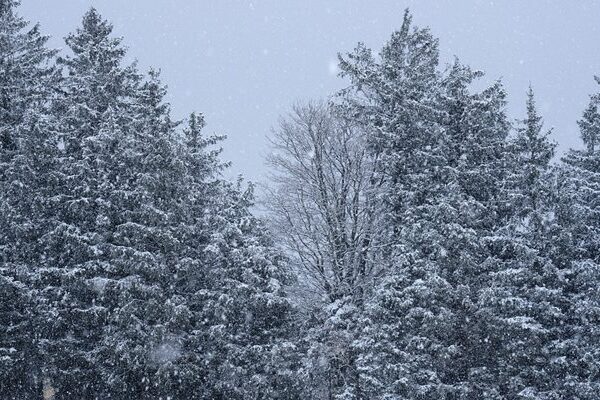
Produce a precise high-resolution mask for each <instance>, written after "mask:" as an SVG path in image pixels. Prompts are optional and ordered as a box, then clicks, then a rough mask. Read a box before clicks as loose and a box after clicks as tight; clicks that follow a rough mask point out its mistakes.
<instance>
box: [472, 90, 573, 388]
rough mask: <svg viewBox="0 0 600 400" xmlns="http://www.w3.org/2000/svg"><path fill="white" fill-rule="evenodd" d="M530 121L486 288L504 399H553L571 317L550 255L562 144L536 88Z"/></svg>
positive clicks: (520, 139) (508, 184) (513, 161)
mask: <svg viewBox="0 0 600 400" xmlns="http://www.w3.org/2000/svg"><path fill="white" fill-rule="evenodd" d="M526 105H527V117H526V118H525V119H524V120H522V121H520V124H519V126H518V128H517V131H516V135H515V136H514V137H513V138H511V140H510V142H509V145H508V150H509V162H510V165H509V168H508V174H507V177H506V180H505V181H504V185H503V188H502V189H503V191H504V193H503V194H502V196H501V200H502V203H504V205H503V207H502V209H503V210H504V211H505V212H503V213H502V217H503V218H502V219H501V220H500V222H499V223H498V226H497V228H496V230H495V235H494V236H493V238H492V240H490V244H491V248H492V256H493V257H494V259H495V263H497V265H498V268H496V269H495V270H494V271H492V273H491V276H490V278H491V282H490V288H489V289H487V290H484V291H483V294H482V296H481V298H480V306H481V307H482V308H483V310H484V311H483V312H482V313H481V318H482V320H483V321H485V324H486V325H487V331H488V333H489V337H488V338H487V340H488V341H490V342H492V343H493V344H494V351H495V353H494V359H495V361H494V369H495V371H494V378H495V380H496V382H497V384H498V387H499V391H500V393H501V394H502V396H505V397H507V398H516V397H518V396H525V397H527V396H529V397H531V396H541V397H534V398H552V397H544V396H551V393H552V388H553V385H554V383H553V381H554V377H553V375H552V373H551V372H550V370H549V368H548V366H549V365H550V364H551V359H552V356H551V354H552V350H551V347H552V346H553V343H555V341H556V340H559V330H560V323H561V321H563V318H564V314H563V311H564V310H562V309H561V304H562V303H563V302H564V299H563V298H562V295H561V294H560V288H561V284H562V283H561V276H560V271H559V269H558V268H556V266H555V265H554V264H553V262H552V260H551V258H550V254H549V253H550V246H551V241H550V240H549V239H550V234H549V228H550V224H551V222H550V221H551V219H552V214H553V201H552V200H553V190H554V187H553V186H552V181H553V179H552V178H553V176H552V171H551V166H550V162H551V160H552V157H553V155H554V148H555V144H554V143H552V142H551V141H550V139H549V135H550V131H546V132H544V131H543V124H542V118H541V117H540V116H539V115H538V113H537V109H536V107H535V100H534V95H533V90H532V89H531V88H529V91H528V93H527V104H526Z"/></svg>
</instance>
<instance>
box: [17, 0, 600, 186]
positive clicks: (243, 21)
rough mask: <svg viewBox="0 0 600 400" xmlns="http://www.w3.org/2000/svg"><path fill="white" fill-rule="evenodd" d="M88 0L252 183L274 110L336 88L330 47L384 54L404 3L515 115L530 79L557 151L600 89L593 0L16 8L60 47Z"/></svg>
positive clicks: (43, 1)
mask: <svg viewBox="0 0 600 400" xmlns="http://www.w3.org/2000/svg"><path fill="white" fill-rule="evenodd" d="M90 6H94V7H96V8H97V9H98V10H99V11H100V13H101V14H102V15H103V16H104V17H105V18H107V19H109V20H110V21H111V22H112V23H113V24H114V27H115V33H116V34H117V35H120V36H124V37H125V44H126V45H127V46H128V47H129V51H130V56H131V57H132V58H136V59H138V61H139V64H140V66H141V67H142V68H144V69H147V68H148V67H150V66H153V67H157V68H160V69H161V70H162V77H163V80H164V82H165V83H166V84H167V85H168V86H169V101H170V102H171V105H172V108H173V111H174V114H175V116H176V117H178V118H181V117H184V116H185V115H186V114H188V113H189V112H191V111H199V112H202V113H204V114H205V116H206V119H207V122H208V127H207V130H208V131H209V132H217V133H223V134H226V135H228V137H229V139H228V140H227V142H226V143H225V149H226V153H225V156H226V157H227V158H228V159H230V160H232V161H233V163H234V167H233V171H234V172H235V173H243V174H244V175H245V176H246V177H248V178H250V179H252V180H256V181H260V180H261V179H262V177H263V175H264V172H265V166H264V163H263V156H264V154H265V153H266V152H267V151H268V146H267V141H266V136H267V135H268V134H269V131H270V128H271V127H272V126H274V125H276V123H277V119H278V116H279V115H280V114H282V113H285V112H286V111H287V110H288V109H289V106H290V105H291V104H292V103H293V102H294V101H296V100H307V99H310V98H324V97H327V96H329V95H330V94H331V93H333V92H334V91H335V90H336V89H339V88H341V87H342V86H343V85H344V82H343V81H342V80H341V79H340V78H338V77H337V76H336V65H335V62H336V54H337V53H338V52H346V51H350V50H351V49H352V48H353V47H354V46H355V44H356V43H357V42H358V41H362V42H365V43H366V44H367V45H368V46H369V47H371V48H372V49H374V50H378V49H380V48H381V46H382V45H383V44H384V42H385V41H386V40H387V39H388V37H389V35H390V33H391V32H392V31H393V30H395V29H398V28H399V27H400V24H401V22H402V14H403V10H404V8H406V7H409V8H410V9H411V11H412V13H413V15H414V19H413V21H414V22H415V23H416V24H417V25H419V26H429V27H430V28H431V30H432V31H433V33H434V34H435V35H436V36H438V37H439V38H440V47H441V54H442V62H443V63H446V62H451V61H452V59H453V57H454V56H455V55H456V56H458V57H459V58H460V59H461V61H463V62H464V63H467V64H470V65H471V66H472V67H474V68H477V69H482V70H484V71H485V72H486V78H485V79H487V80H488V81H491V80H495V79H498V78H502V80H503V82H504V84H505V86H506V88H507V91H508V93H509V102H510V103H509V113H510V115H511V117H513V118H516V117H521V115H522V114H523V112H524V111H523V108H524V104H523V103H524V101H525V91H526V89H527V86H528V84H529V82H530V81H531V83H532V84H533V86H534V89H535V91H536V94H537V98H538V105H539V107H540V109H541V111H542V113H543V115H544V117H545V121H546V124H547V126H553V127H554V128H555V131H554V138H555V139H556V140H557V141H558V142H559V144H560V150H561V151H564V150H565V149H566V148H568V147H569V146H575V147H578V146H580V144H579V138H578V131H577V124H576V120H577V119H578V118H579V116H580V114H581V112H582V110H583V108H584V107H585V105H586V103H587V100H588V95H589V94H590V93H592V92H593V91H597V90H598V89H600V88H599V87H597V85H596V84H595V82H594V80H593V75H594V74H597V75H600V1H596V0H587V1H586V0H578V1H568V0H562V1H542V0H538V1H523V0H510V1H509V0H498V1H476V0H473V1H456V0H455V1H450V0H448V1H424V0H419V1H391V0H389V1H364V0H339V1H323V0H298V1H296V0H293V1H292V0H285V1H284V0H265V1H261V0H257V1H232V0H97V1H92V0H52V1H50V0H22V6H21V9H20V13H21V15H23V16H24V17H25V18H27V19H28V20H30V21H32V22H40V23H41V25H42V30H43V31H44V32H46V33H47V34H49V35H51V36H52V37H53V38H52V41H51V44H52V46H53V47H58V48H64V42H63V40H62V39H63V38H64V36H65V35H66V34H67V33H68V32H70V31H72V30H73V29H74V28H75V27H77V26H78V25H79V22H80V18H81V15H82V14H83V13H84V12H85V11H86V10H87V9H88V8H89V7H90Z"/></svg>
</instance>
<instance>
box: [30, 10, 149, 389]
mask: <svg viewBox="0 0 600 400" xmlns="http://www.w3.org/2000/svg"><path fill="white" fill-rule="evenodd" d="M111 31H112V26H111V25H110V24H109V23H107V22H106V21H103V20H102V19H101V17H100V15H99V14H98V13H97V12H96V10H94V9H91V10H90V11H89V12H87V13H86V14H85V15H84V17H83V21H82V26H81V28H79V29H78V30H77V31H76V33H74V34H71V35H69V36H68V37H67V39H66V42H67V45H68V46H69V48H70V49H71V51H72V55H70V56H67V57H64V58H60V59H59V62H60V64H61V65H62V66H63V67H64V69H65V70H66V74H67V76H66V77H65V79H64V83H63V89H62V92H63V94H62V95H61V96H60V98H59V99H57V101H56V104H55V106H54V110H53V115H55V116H56V119H57V122H56V123H57V126H58V127H57V130H58V131H59V132H60V142H59V147H60V149H61V153H60V154H59V155H58V157H57V168H56V169H55V170H57V171H59V175H60V176H61V179H60V180H59V182H57V184H56V185H55V186H56V187H55V188H54V190H55V193H54V196H53V198H54V199H57V200H58V204H56V208H55V210H54V214H55V218H56V219H57V220H58V224H57V226H56V227H55V229H54V230H52V231H51V232H49V233H48V234H47V235H46V236H45V237H44V238H43V241H42V245H43V246H44V251H43V256H44V258H45V259H46V260H47V262H48V264H49V265H50V268H51V270H49V271H48V275H49V278H48V279H49V281H48V282H46V287H45V288H44V291H45V293H46V296H47V298H48V302H50V303H51V304H53V305H54V307H55V311H54V314H53V318H52V319H51V321H49V329H48V337H47V340H46V341H45V342H44V343H45V348H44V352H45V353H46V354H48V355H49V356H50V359H49V364H48V372H47V373H48V376H47V380H48V382H49V383H48V385H50V386H51V387H53V388H54V389H55V390H56V391H57V398H69V397H72V396H84V397H85V396H88V397H92V396H94V395H95V394H96V393H98V392H99V391H100V388H101V387H102V386H103V385H104V382H103V381H102V378H101V376H100V374H99V369H98V368H97V367H96V366H97V365H98V358H97V357H98V354H99V351H98V344H99V343H101V341H102V338H103V332H102V331H103V327H104V325H105V324H106V320H107V318H108V314H109V311H110V307H109V306H107V304H105V303H103V302H102V298H101V293H99V292H100V291H99V290H98V287H101V286H102V285H101V283H102V281H101V279H102V278H108V276H107V271H110V269H111V268H113V265H112V263H111V259H112V255H111V254H110V253H108V252H107V249H106V248H105V243H106V240H107V236H108V235H109V232H110V229H109V227H110V226H109V224H107V220H106V209H107V208H110V205H109V204H108V203H107V201H108V197H107V194H108V193H112V192H113V191H114V190H116V189H117V187H115V186H116V184H115V181H117V180H118V177H117V176H116V175H118V174H115V161H114V155H115V152H116V150H117V149H118V143H119V142H120V141H121V140H122V137H123V136H124V135H125V134H126V133H127V132H128V131H129V123H130V121H131V119H132V117H131V116H132V113H133V112H132V110H131V103H132V96H133V95H134V94H135V88H136V86H137V82H138V81H139V77H138V74H137V72H136V71H135V68H134V67H133V66H128V67H123V66H122V64H123V58H124V56H125V50H124V49H123V48H122V47H121V45H120V42H121V40H120V39H113V38H112V37H111V36H110V35H111ZM50 277H51V278H52V279H50Z"/></svg>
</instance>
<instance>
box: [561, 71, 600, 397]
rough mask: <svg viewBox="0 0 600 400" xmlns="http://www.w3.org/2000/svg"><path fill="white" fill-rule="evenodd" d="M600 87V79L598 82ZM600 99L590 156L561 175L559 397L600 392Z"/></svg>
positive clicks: (582, 153)
mask: <svg viewBox="0 0 600 400" xmlns="http://www.w3.org/2000/svg"><path fill="white" fill-rule="evenodd" d="M596 81H597V82H598V83H600V79H599V78H596ZM598 104H600V95H598V94H596V95H593V96H591V99H590V104H589V106H588V107H587V108H586V110H585V111H584V113H583V117H582V119H581V120H579V127H580V130H581V138H582V140H583V144H584V146H585V150H570V151H569V152H568V153H567V154H566V155H565V156H564V157H563V158H562V161H563V163H562V164H563V165H562V166H561V170H560V172H559V175H558V179H557V181H558V185H557V187H558V199H557V202H556V203H557V204H556V207H555V208H556V209H555V214H556V219H555V221H554V226H553V229H552V233H553V248H552V258H553V260H554V263H555V264H556V265H557V266H558V267H559V268H560V271H561V275H562V277H563V285H562V287H561V290H562V292H563V293H564V296H565V297H566V302H565V303H566V304H565V306H564V308H563V309H564V312H565V314H566V319H565V320H564V321H561V324H562V327H561V336H560V340H557V342H556V344H555V345H554V348H553V351H554V352H553V354H554V355H555V356H554V359H553V363H552V368H553V371H554V374H555V376H554V380H555V382H556V383H555V385H556V386H555V391H556V393H558V396H561V397H563V398H581V399H592V398H594V396H596V393H597V392H598V390H600V361H599V360H600V353H599V351H598V350H599V348H598V343H599V342H600V329H598V327H599V326H600V320H599V316H600V291H599V288H600V284H599V282H600V250H599V249H600V241H599V237H600V196H598V193H599V192H600V151H599V149H598V139H599V138H600V123H599V121H600V114H599V112H598Z"/></svg>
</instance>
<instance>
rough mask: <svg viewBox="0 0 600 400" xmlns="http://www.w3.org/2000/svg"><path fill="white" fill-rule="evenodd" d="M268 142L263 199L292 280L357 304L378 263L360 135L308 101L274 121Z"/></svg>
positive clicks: (371, 176) (368, 164)
mask: <svg viewBox="0 0 600 400" xmlns="http://www.w3.org/2000/svg"><path fill="white" fill-rule="evenodd" d="M271 144H272V152H271V153H270V154H269V155H268V157H267V162H268V164H269V165H270V166H271V167H272V171H274V172H273V173H272V175H271V177H270V178H271V183H272V184H271V186H270V187H269V188H268V189H267V196H268V197H267V199H266V200H267V201H266V203H267V207H268V209H269V210H270V212H271V214H272V216H273V221H274V229H275V230H276V231H277V233H279V237H281V238H282V241H283V244H284V245H285V247H287V249H288V250H289V252H290V255H291V258H292V260H293V261H294V263H293V264H294V265H295V267H296V268H297V269H298V271H297V272H298V275H299V280H300V283H301V284H303V285H304V288H305V289H312V293H313V294H317V295H318V296H320V297H322V296H326V298H327V299H328V300H329V301H335V300H336V299H338V298H341V297H352V298H355V299H356V301H360V299H361V298H362V294H363V293H364V289H365V285H368V284H369V282H370V281H371V279H372V277H373V276H374V275H376V274H377V271H378V269H379V268H380V265H378V264H379V263H378V262H377V256H376V254H377V252H376V251H375V248H376V246H377V237H378V232H376V231H375V230H376V227H377V226H378V224H377V221H375V220H374V219H375V218H376V215H378V213H375V212H374V208H375V203H376V201H375V198H376V195H375V190H374V189H375V188H376V186H377V183H376V182H375V180H376V175H375V173H374V169H373V162H372V160H371V159H370V157H369V156H368V155H367V150H366V145H365V135H364V132H363V131H361V129H360V128H359V127H358V126H356V125H353V124H352V123H350V122H349V121H347V120H345V119H344V118H342V117H340V116H337V115H336V114H335V113H334V112H333V110H332V108H331V107H329V106H328V105H327V104H325V103H321V102H309V103H307V104H301V105H296V106H294V107H293V109H292V111H291V113H290V114H289V115H287V116H286V117H285V118H282V119H281V120H280V123H279V126H278V128H277V129H275V130H274V131H273V137H272V138H271ZM305 293H306V292H305Z"/></svg>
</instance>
